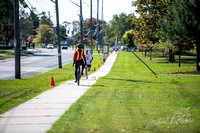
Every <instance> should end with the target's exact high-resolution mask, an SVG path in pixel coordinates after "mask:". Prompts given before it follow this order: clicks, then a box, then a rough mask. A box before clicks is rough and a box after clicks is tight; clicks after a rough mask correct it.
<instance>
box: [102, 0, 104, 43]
mask: <svg viewBox="0 0 200 133" xmlns="http://www.w3.org/2000/svg"><path fill="white" fill-rule="evenodd" d="M101 19H102V22H103V25H102V35H101V37H102V38H101V42H102V44H101V45H103V43H104V41H103V36H104V34H103V32H104V31H103V28H104V18H103V0H102V14H101ZM102 47H103V46H102Z"/></svg>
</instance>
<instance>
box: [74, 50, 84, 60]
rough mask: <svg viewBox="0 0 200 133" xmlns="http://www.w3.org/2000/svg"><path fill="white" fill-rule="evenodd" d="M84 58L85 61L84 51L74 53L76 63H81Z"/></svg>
mask: <svg viewBox="0 0 200 133" xmlns="http://www.w3.org/2000/svg"><path fill="white" fill-rule="evenodd" d="M82 57H83V59H84V60H85V54H84V50H79V49H77V50H76V51H75V53H74V59H73V60H75V61H79V60H81V59H82Z"/></svg>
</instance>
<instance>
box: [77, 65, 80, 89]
mask: <svg viewBox="0 0 200 133" xmlns="http://www.w3.org/2000/svg"><path fill="white" fill-rule="evenodd" d="M77 84H78V86H79V84H80V66H78V70H77Z"/></svg>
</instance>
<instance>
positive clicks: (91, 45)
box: [90, 0, 93, 54]
mask: <svg viewBox="0 0 200 133" xmlns="http://www.w3.org/2000/svg"><path fill="white" fill-rule="evenodd" d="M92 27H93V26H92V0H90V47H91V49H90V50H91V51H90V53H91V54H93V43H92V37H93V33H92Z"/></svg>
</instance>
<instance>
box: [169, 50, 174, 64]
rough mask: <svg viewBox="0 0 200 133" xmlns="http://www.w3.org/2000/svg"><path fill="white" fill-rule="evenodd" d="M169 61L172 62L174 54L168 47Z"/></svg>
mask: <svg viewBox="0 0 200 133" xmlns="http://www.w3.org/2000/svg"><path fill="white" fill-rule="evenodd" d="M169 62H172V63H173V62H174V54H173V51H172V50H171V49H170V50H169Z"/></svg>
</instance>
